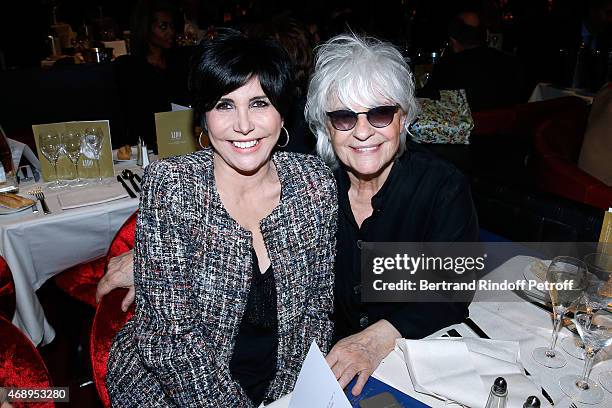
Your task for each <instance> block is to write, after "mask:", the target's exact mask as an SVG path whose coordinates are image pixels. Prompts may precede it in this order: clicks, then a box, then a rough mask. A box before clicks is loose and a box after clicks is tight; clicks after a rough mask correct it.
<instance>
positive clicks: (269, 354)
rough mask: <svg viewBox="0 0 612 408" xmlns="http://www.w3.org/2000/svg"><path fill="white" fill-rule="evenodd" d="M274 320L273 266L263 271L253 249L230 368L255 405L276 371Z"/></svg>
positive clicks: (276, 344) (274, 290) (276, 340)
mask: <svg viewBox="0 0 612 408" xmlns="http://www.w3.org/2000/svg"><path fill="white" fill-rule="evenodd" d="M277 323H278V320H277V315H276V286H275V285H274V274H273V273H272V265H270V267H268V269H267V270H266V272H265V273H263V274H262V273H261V271H260V270H259V263H258V261H257V255H256V254H255V251H253V278H252V280H251V290H250V291H249V298H248V300H247V304H246V308H245V310H244V315H243V316H242V321H241V323H240V328H239V329H238V335H237V336H236V343H235V346H234V353H233V354H232V359H231V360H230V363H229V368H230V372H231V374H232V377H233V378H234V379H235V380H236V381H238V383H239V384H240V386H241V387H242V388H243V389H244V391H245V392H246V394H247V396H248V397H249V398H250V399H251V401H253V404H254V405H255V406H258V405H259V404H261V402H262V401H263V399H264V396H265V393H266V390H267V388H268V386H269V385H270V382H271V381H272V379H273V378H274V374H275V373H276V348H277V346H278V335H277V330H278V329H277V327H278V325H277Z"/></svg>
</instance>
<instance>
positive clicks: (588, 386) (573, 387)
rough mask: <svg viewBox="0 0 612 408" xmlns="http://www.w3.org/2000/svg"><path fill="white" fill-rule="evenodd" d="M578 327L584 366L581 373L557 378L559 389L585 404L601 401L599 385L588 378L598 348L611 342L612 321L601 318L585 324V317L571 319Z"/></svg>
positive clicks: (602, 394) (602, 396) (601, 394)
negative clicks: (583, 351) (582, 343)
mask: <svg viewBox="0 0 612 408" xmlns="http://www.w3.org/2000/svg"><path fill="white" fill-rule="evenodd" d="M572 320H573V322H574V324H575V325H576V329H578V333H579V334H580V338H582V341H583V342H584V346H585V358H584V368H583V369H582V374H581V375H580V376H577V375H565V376H563V377H561V378H560V379H559V385H560V386H561V391H563V392H564V393H565V395H567V396H568V397H570V398H571V399H572V400H574V401H577V402H582V403H585V404H598V403H600V402H601V401H603V398H604V393H603V391H602V390H601V387H600V386H599V385H597V383H595V382H594V381H593V380H590V379H589V375H590V374H591V368H592V366H593V359H594V358H595V355H596V354H597V352H598V351H599V350H601V349H602V348H605V347H608V346H609V345H610V344H612V323H610V322H608V321H606V320H605V319H602V321H601V322H591V323H590V325H589V327H588V328H587V326H586V325H585V322H586V321H590V320H591V319H590V318H586V319H578V318H576V319H572Z"/></svg>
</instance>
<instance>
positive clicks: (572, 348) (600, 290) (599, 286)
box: [561, 253, 612, 360]
mask: <svg viewBox="0 0 612 408" xmlns="http://www.w3.org/2000/svg"><path fill="white" fill-rule="evenodd" d="M584 263H585V264H586V266H587V271H588V272H589V277H588V284H587V288H586V289H585V291H584V293H583V295H582V299H581V301H580V306H581V307H580V308H579V310H584V311H585V312H586V313H585V318H587V319H588V320H587V321H586V322H585V325H586V327H587V328H588V327H589V326H590V324H591V322H590V319H592V318H593V315H594V314H595V313H597V312H598V311H600V310H601V309H606V308H607V307H608V304H609V303H610V302H612V293H611V292H610V291H606V289H605V288H606V285H607V283H608V282H607V281H608V280H609V279H610V278H612V256H611V255H607V254H604V253H592V254H588V255H587V256H585V257H584ZM561 346H562V347H563V350H565V351H566V352H567V353H568V354H570V355H572V356H574V357H576V358H579V359H581V360H583V359H584V343H583V342H582V340H581V339H580V336H570V337H566V338H565V339H563V341H561Z"/></svg>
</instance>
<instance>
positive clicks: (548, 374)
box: [266, 256, 612, 408]
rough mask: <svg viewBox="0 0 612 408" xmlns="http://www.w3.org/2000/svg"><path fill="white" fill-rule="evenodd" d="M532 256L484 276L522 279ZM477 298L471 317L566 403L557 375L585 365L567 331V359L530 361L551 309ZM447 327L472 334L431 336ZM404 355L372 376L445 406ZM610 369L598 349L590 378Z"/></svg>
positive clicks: (608, 402)
mask: <svg viewBox="0 0 612 408" xmlns="http://www.w3.org/2000/svg"><path fill="white" fill-rule="evenodd" d="M533 259H534V258H531V257H527V256H516V257H514V258H511V259H509V260H508V261H507V262H505V263H504V264H502V265H500V266H499V267H498V268H496V269H495V270H493V271H491V273H490V275H489V276H487V277H486V278H492V279H494V278H493V276H498V277H499V276H503V277H504V278H507V279H510V280H515V279H520V278H521V277H522V272H523V270H524V269H525V267H526V266H527V265H529V264H530V263H531V262H532V261H533ZM497 281H499V280H497ZM480 299H483V296H482V294H481V293H478V292H477V293H476V295H475V297H474V301H473V302H472V304H471V305H470V317H471V319H472V320H473V321H474V322H476V323H477V324H478V326H479V327H480V328H481V329H482V330H483V331H484V332H485V333H486V334H487V335H488V336H489V337H491V338H493V339H496V340H511V341H518V342H519V344H520V348H521V351H520V355H521V362H522V364H523V367H524V368H525V369H526V370H527V371H529V373H530V374H531V379H532V381H534V383H536V385H537V386H538V389H539V388H540V387H544V389H545V390H546V391H547V392H548V394H549V395H550V396H551V397H552V399H553V401H554V403H555V406H560V407H563V408H565V407H568V406H569V405H570V402H571V401H570V400H569V399H568V398H567V397H566V396H565V394H563V392H562V391H561V389H560V388H559V378H560V377H562V376H564V375H567V374H575V375H580V373H581V371H582V367H583V364H584V362H583V361H582V360H578V359H576V358H574V357H572V356H570V355H568V354H567V353H565V352H564V351H563V349H562V348H561V344H560V342H561V340H562V338H563V337H565V336H568V335H570V334H571V333H570V332H569V331H568V330H566V329H563V330H561V333H560V336H559V341H558V342H557V350H558V351H560V352H561V353H562V354H563V355H564V356H565V358H566V359H567V361H568V364H567V365H566V366H565V367H563V368H560V369H551V368H546V367H544V366H541V365H539V364H538V363H536V362H535V361H533V359H532V357H531V352H532V351H533V349H535V348H536V347H540V346H548V345H549V344H550V340H551V334H552V320H551V317H550V314H548V313H547V312H546V311H543V310H542V309H540V308H538V307H537V306H534V305H532V304H530V303H529V302H526V301H524V300H523V299H522V298H521V297H519V296H518V295H516V294H514V293H512V292H508V293H506V299H504V300H506V301H504V302H480V301H479V300H480ZM451 328H454V329H456V330H457V331H458V332H459V333H460V334H461V335H462V336H464V337H468V336H472V337H474V336H476V334H475V333H473V332H472V331H471V330H470V329H469V328H468V327H467V326H465V325H464V324H460V325H454V326H451V327H448V328H445V329H443V330H440V331H439V332H437V333H434V334H432V335H431V336H429V337H431V338H434V337H438V336H440V335H441V334H443V333H445V332H446V331H448V330H450V329H451ZM403 358H404V357H403V354H402V352H401V351H400V350H399V348H397V347H396V348H395V350H394V351H392V352H391V353H390V354H389V355H388V356H387V357H386V358H385V359H384V360H383V361H382V363H381V364H380V366H379V367H378V368H377V369H376V371H375V372H374V374H373V376H374V377H375V378H377V379H379V380H381V381H383V382H385V383H387V384H389V385H391V386H392V387H395V388H397V389H398V390H400V391H402V392H404V393H406V394H408V395H410V396H412V397H414V398H416V399H418V400H420V401H422V402H424V403H425V404H427V405H429V406H431V407H434V408H438V407H439V408H441V407H445V406H447V404H446V402H444V401H441V400H439V399H436V398H434V397H431V396H429V395H426V394H421V393H418V392H416V391H415V390H414V388H413V386H412V383H411V381H410V377H409V373H408V369H407V368H406V364H405V363H404V359H403ZM611 369H612V350H610V349H607V350H602V351H600V353H599V356H598V357H597V358H596V362H595V365H594V367H593V371H592V373H591V379H593V380H595V381H597V377H598V376H599V373H601V372H603V371H606V370H611ZM604 394H605V397H604V401H603V402H602V403H600V404H598V405H585V404H579V403H576V405H577V406H578V407H585V408H586V407H612V394H610V393H609V392H607V391H605V390H604ZM525 398H527V395H525ZM538 398H540V401H541V403H542V407H550V404H549V403H548V401H547V400H546V399H545V398H544V397H543V396H542V395H538ZM289 401H290V395H287V396H285V397H283V398H281V399H280V400H278V401H275V402H274V403H273V404H270V405H267V406H266V408H268V407H269V408H286V407H288V406H289Z"/></svg>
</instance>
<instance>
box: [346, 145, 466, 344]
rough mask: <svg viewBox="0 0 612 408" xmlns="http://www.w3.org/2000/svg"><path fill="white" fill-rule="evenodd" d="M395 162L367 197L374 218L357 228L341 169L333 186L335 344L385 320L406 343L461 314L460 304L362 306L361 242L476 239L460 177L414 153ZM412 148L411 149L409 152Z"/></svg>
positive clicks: (456, 320) (444, 165)
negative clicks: (335, 201) (335, 204)
mask: <svg viewBox="0 0 612 408" xmlns="http://www.w3.org/2000/svg"><path fill="white" fill-rule="evenodd" d="M409 149H410V150H408V151H406V153H404V154H403V155H402V157H400V158H399V159H397V160H395V162H394V164H393V167H392V168H391V171H390V172H389V176H388V178H387V180H386V181H385V183H384V184H383V186H382V187H381V189H380V190H379V191H378V192H377V193H376V195H374V197H372V208H373V213H372V215H371V216H370V217H368V218H366V219H365V220H364V221H363V223H362V225H361V228H359V227H358V226H357V223H356V221H355V218H354V216H353V212H352V210H351V205H350V202H349V197H348V190H349V187H350V182H349V178H348V174H347V173H346V171H345V170H343V169H338V170H336V171H335V173H334V175H335V176H336V180H337V181H338V205H339V208H338V242H337V256H336V280H335V306H336V307H335V323H336V338H337V339H339V338H343V337H346V336H349V335H351V334H354V333H357V332H359V331H361V330H363V329H364V328H366V327H367V326H369V325H370V324H373V323H376V322H377V321H378V320H381V319H386V320H388V321H389V322H390V323H391V324H393V326H394V327H395V328H396V329H397V330H398V331H399V332H400V333H401V334H402V336H403V337H405V338H412V339H414V338H422V337H425V336H427V335H429V334H431V333H433V332H435V331H437V330H439V329H441V328H443V327H446V326H448V325H451V324H455V323H459V322H461V321H463V320H464V319H465V318H466V317H467V316H468V308H467V307H468V305H467V304H465V303H361V287H360V282H361V273H360V266H361V253H360V248H359V247H360V245H361V242H360V241H367V242H427V241H431V242H436V241H437V242H454V241H477V240H478V221H477V218H476V211H475V209H474V205H473V203H472V197H471V194H470V188H469V185H468V182H467V180H466V178H465V177H464V176H463V175H462V174H461V173H460V172H459V170H457V169H456V168H455V167H454V166H453V165H451V164H450V163H447V162H445V161H443V160H441V159H439V158H436V157H435V156H433V155H432V154H430V153H427V152H425V151H422V148H420V147H412V146H410V147H409ZM415 149H418V150H415Z"/></svg>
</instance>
